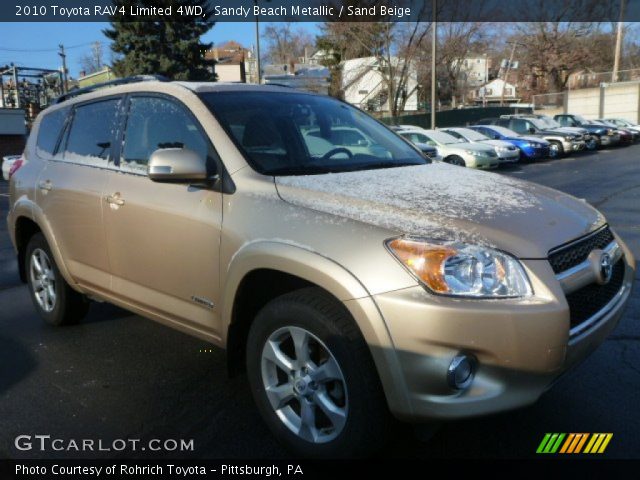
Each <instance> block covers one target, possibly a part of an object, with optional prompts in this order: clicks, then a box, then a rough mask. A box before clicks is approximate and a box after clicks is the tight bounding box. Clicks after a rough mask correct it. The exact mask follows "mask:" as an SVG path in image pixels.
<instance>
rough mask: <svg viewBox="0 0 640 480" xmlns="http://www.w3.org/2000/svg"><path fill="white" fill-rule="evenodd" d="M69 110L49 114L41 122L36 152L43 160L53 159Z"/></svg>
mask: <svg viewBox="0 0 640 480" xmlns="http://www.w3.org/2000/svg"><path fill="white" fill-rule="evenodd" d="M68 112H69V109H67V108H62V109H59V110H55V111H53V112H51V113H47V114H45V115H44V116H43V117H42V120H41V121H40V127H39V128H38V140H37V141H36V151H37V154H38V156H39V157H41V158H51V157H52V156H53V154H54V153H55V149H56V145H57V144H58V139H59V138H60V132H61V131H62V128H63V126H64V122H65V120H66V118H67V113H68Z"/></svg>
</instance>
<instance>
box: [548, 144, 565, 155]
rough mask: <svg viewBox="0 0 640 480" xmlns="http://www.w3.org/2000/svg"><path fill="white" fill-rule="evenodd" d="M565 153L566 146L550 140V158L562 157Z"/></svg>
mask: <svg viewBox="0 0 640 480" xmlns="http://www.w3.org/2000/svg"><path fill="white" fill-rule="evenodd" d="M563 155H564V148H562V145H561V144H560V142H550V145H549V158H560V157H562V156H563Z"/></svg>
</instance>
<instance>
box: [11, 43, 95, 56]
mask: <svg viewBox="0 0 640 480" xmlns="http://www.w3.org/2000/svg"><path fill="white" fill-rule="evenodd" d="M94 43H100V44H102V45H105V42H99V41H96V42H86V43H80V44H78V45H71V46H70V47H65V48H66V49H67V50H69V49H71V48H80V47H86V46H89V45H93V44H94ZM0 51H2V52H16V53H45V52H57V51H58V49H57V48H28V49H22V48H4V47H0Z"/></svg>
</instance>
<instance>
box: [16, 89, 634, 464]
mask: <svg viewBox="0 0 640 480" xmlns="http://www.w3.org/2000/svg"><path fill="white" fill-rule="evenodd" d="M134 80H138V81H132V80H121V81H119V82H116V84H115V85H110V86H104V88H96V89H95V90H94V91H88V92H87V91H78V92H76V94H74V95H73V96H71V97H70V98H67V99H63V101H60V102H58V103H57V104H56V105H54V106H52V107H50V108H48V109H46V110H45V111H44V112H42V113H41V114H40V115H39V117H38V119H37V121H36V122H35V125H34V127H33V130H32V132H31V136H30V137H29V140H28V144H27V147H26V150H25V152H24V160H25V161H24V163H23V165H22V166H21V167H20V168H19V169H18V170H17V172H16V173H15V174H14V176H13V178H12V180H11V186H10V196H11V209H10V213H9V217H8V222H9V229H10V232H11V236H12V240H13V243H14V245H15V248H16V252H17V256H18V259H19V265H20V273H21V276H22V279H23V280H24V281H25V282H27V283H28V285H29V288H30V290H31V294H32V295H31V296H32V297H33V301H34V305H35V308H36V309H37V311H38V312H39V314H40V315H41V316H42V317H43V318H44V320H45V321H47V322H48V323H51V324H54V325H62V324H66V323H72V322H76V321H78V320H80V319H81V318H82V317H83V315H85V313H86V312H87V308H88V300H89V299H99V300H101V301H107V302H112V303H114V304H116V305H119V306H121V307H123V308H126V309H128V310H131V311H132V312H135V313H137V314H139V315H142V316H145V317H148V318H151V319H153V320H157V321H159V322H161V323H164V324H166V325H169V326H171V327H173V328H177V329H179V330H182V331H184V332H187V333H189V334H192V335H195V336H197V337H200V338H202V339H203V340H205V341H208V342H212V343H214V344H216V345H219V346H221V347H224V348H226V349H227V352H228V360H229V364H230V368H231V371H232V372H238V371H242V370H246V372H247V376H248V379H249V382H250V384H251V390H252V392H253V395H254V397H255V400H256V403H257V406H258V409H259V410H260V412H261V414H262V416H263V417H264V419H265V421H266V423H267V424H268V425H269V427H270V428H271V430H272V431H273V432H274V434H275V435H276V436H277V437H278V438H279V439H280V440H281V441H283V442H284V443H285V444H287V445H288V446H289V447H291V448H293V449H294V450H295V451H296V452H298V453H300V454H302V455H306V456H335V455H340V456H346V455H356V454H363V453H365V452H367V451H371V450H373V449H375V448H378V447H379V446H380V444H381V442H382V441H383V439H384V437H385V433H386V432H387V431H388V429H389V428H390V426H392V425H393V421H392V419H393V418H394V417H395V418H396V419H401V420H404V421H411V422H419V421H424V420H438V419H454V418H462V417H468V416H473V415H483V414H488V413H492V412H498V411H503V410H507V409H512V408H516V407H521V406H524V405H528V404H531V403H533V402H535V401H536V399H537V398H538V397H540V395H541V394H542V393H543V392H544V391H545V390H546V389H548V388H549V387H550V385H551V384H552V383H553V382H554V380H555V379H557V378H558V376H559V375H561V374H562V373H563V372H565V371H566V370H567V369H568V368H570V367H571V366H573V365H575V364H576V363H577V362H579V361H580V360H582V359H584V358H585V357H586V356H587V355H588V354H589V353H590V352H591V351H592V350H593V349H594V348H595V347H596V346H597V345H598V344H600V343H601V342H602V341H603V339H604V338H605V336H606V335H607V334H608V333H609V332H611V330H612V329H613V328H614V327H615V326H616V324H617V322H618V320H619V318H620V317H621V315H622V311H623V308H624V306H625V304H626V303H627V300H628V298H629V294H630V290H631V286H632V279H633V278H634V270H635V262H634V259H633V257H632V254H631V252H630V251H629V249H628V248H627V247H626V246H625V244H624V243H623V242H622V240H621V239H620V238H619V237H618V236H617V235H616V234H615V233H614V232H613V230H612V229H611V228H610V227H609V226H608V225H607V223H606V220H605V218H604V217H603V216H602V215H601V214H600V213H599V212H598V211H596V210H595V209H593V208H592V207H591V206H589V205H588V204H587V203H585V202H584V201H580V200H578V199H576V198H573V197H571V196H568V195H565V194H563V193H560V192H557V191H555V190H551V189H549V188H545V187H543V186H540V185H535V184H531V183H526V182H521V181H516V180H512V179H510V178H507V177H504V176H500V175H496V174H491V173H484V172H476V171H470V170H468V169H464V168H460V167H456V166H451V165H447V164H442V163H432V162H431V161H430V160H429V159H428V158H425V157H424V156H422V154H421V153H420V152H419V151H418V150H417V149H416V148H415V147H414V146H412V145H411V144H410V143H408V142H407V141H406V140H404V139H402V138H401V137H399V136H398V135H396V134H395V133H393V132H392V131H390V130H389V129H387V128H386V127H385V126H383V125H382V124H380V123H378V122H377V121H376V120H374V119H372V118H371V117H369V116H368V115H367V114H365V113H363V112H361V111H360V110H358V109H356V108H353V107H351V106H349V105H347V104H345V103H342V102H340V101H337V100H334V99H332V98H328V97H325V96H319V95H313V94H308V93H303V92H299V91H296V90H292V89H288V88H281V87H274V86H256V85H237V84H216V83H181V82H162V81H139V80H141V79H134ZM142 80H144V79H142Z"/></svg>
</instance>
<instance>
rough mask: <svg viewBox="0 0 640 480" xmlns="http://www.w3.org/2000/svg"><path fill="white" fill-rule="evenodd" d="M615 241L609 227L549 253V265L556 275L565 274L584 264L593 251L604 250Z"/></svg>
mask: <svg viewBox="0 0 640 480" xmlns="http://www.w3.org/2000/svg"><path fill="white" fill-rule="evenodd" d="M613 241H614V237H613V233H611V229H610V228H609V226H605V227H604V228H602V229H600V230H598V231H597V232H596V233H594V234H591V235H589V236H587V237H585V238H584V239H582V240H578V241H577V242H575V243H571V244H570V245H567V246H565V247H563V246H560V247H558V248H555V249H554V250H552V251H551V252H549V263H551V268H553V271H554V272H555V273H560V272H564V271H565V270H569V269H570V268H571V267H575V266H576V265H579V264H580V263H582V262H584V261H585V260H586V259H587V257H588V256H589V254H590V253H591V251H592V250H595V249H596V248H599V249H603V248H604V247H606V246H607V245H609V244H610V243H611V242H613Z"/></svg>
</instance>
